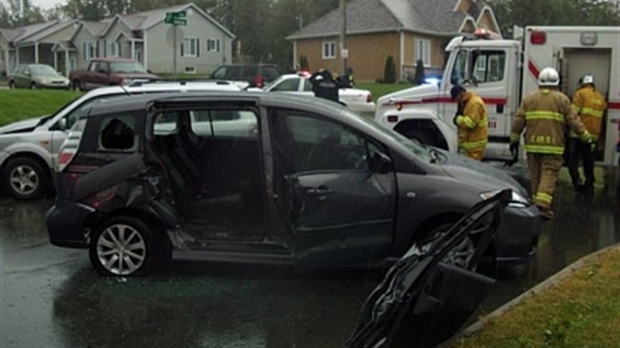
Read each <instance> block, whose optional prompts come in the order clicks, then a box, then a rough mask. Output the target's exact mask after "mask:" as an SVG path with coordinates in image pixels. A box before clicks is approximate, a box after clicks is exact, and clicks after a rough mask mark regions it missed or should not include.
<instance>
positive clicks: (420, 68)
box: [413, 59, 425, 85]
mask: <svg viewBox="0 0 620 348" xmlns="http://www.w3.org/2000/svg"><path fill="white" fill-rule="evenodd" d="M424 77H425V76H424V62H423V61H422V59H419V60H418V61H417V62H416V64H415V75H413V83H414V84H416V85H421V84H422V83H424Z"/></svg>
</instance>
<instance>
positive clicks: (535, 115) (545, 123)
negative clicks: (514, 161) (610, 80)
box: [510, 88, 591, 156]
mask: <svg viewBox="0 0 620 348" xmlns="http://www.w3.org/2000/svg"><path fill="white" fill-rule="evenodd" d="M566 124H568V126H569V127H570V129H571V130H572V131H573V132H575V134H576V135H577V136H579V137H581V138H582V140H584V141H586V142H587V141H589V140H590V139H591V136H590V134H589V132H588V131H587V130H586V129H585V126H584V125H583V123H581V121H580V120H579V117H578V116H577V114H576V113H575V110H574V109H573V108H572V106H571V102H570V100H569V99H568V97H567V96H566V95H564V94H563V93H561V92H559V91H555V90H549V89H542V88H541V89H539V90H537V91H534V92H532V93H530V94H528V95H527V96H526V97H525V98H523V100H522V101H521V107H519V110H518V111H517V115H516V116H515V120H514V123H513V125H512V132H511V135H510V138H511V139H510V140H511V141H512V142H518V141H519V136H520V135H521V132H522V131H523V128H525V151H527V152H529V153H537V154H547V155H560V156H561V155H563V154H564V144H565V139H564V127H565V125H566Z"/></svg>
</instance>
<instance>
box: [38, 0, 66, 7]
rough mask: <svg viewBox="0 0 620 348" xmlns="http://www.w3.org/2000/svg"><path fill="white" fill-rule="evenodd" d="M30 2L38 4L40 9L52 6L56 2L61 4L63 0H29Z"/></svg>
mask: <svg viewBox="0 0 620 348" xmlns="http://www.w3.org/2000/svg"><path fill="white" fill-rule="evenodd" d="M31 1H32V4H33V5H35V6H39V7H40V8H42V9H48V8H52V7H54V5H56V4H62V3H64V2H65V1H64V0H31Z"/></svg>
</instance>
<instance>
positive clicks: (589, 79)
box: [579, 74, 594, 85]
mask: <svg viewBox="0 0 620 348" xmlns="http://www.w3.org/2000/svg"><path fill="white" fill-rule="evenodd" d="M589 83H591V84H594V76H592V74H585V75H583V76H582V77H581V79H579V84H581V85H587V84H589Z"/></svg>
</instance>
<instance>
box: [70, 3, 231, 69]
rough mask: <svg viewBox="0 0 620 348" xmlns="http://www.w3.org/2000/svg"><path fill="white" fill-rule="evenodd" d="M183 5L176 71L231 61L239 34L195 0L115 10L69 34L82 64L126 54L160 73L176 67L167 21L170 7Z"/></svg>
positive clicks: (127, 56)
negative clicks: (129, 11) (129, 10)
mask: <svg viewBox="0 0 620 348" xmlns="http://www.w3.org/2000/svg"><path fill="white" fill-rule="evenodd" d="M178 11H185V12H186V15H187V25H186V26H178V27H177V30H178V31H180V32H181V35H180V36H178V39H179V42H177V46H178V47H177V50H176V55H177V57H176V58H177V59H176V60H177V71H179V72H185V73H198V72H199V73H208V72H211V71H212V70H213V69H215V68H216V67H217V66H218V65H221V64H224V63H226V62H231V61H232V41H233V40H234V39H235V35H234V34H233V33H231V32H230V31H228V30H227V29H226V28H225V27H223V26H222V25H221V24H220V23H219V22H217V21H216V20H215V19H213V18H212V17H211V16H209V15H208V14H207V13H205V12H204V11H203V10H201V9H200V8H199V7H198V6H196V5H194V4H193V3H190V4H185V5H177V6H173V7H168V8H163V9H156V10H151V11H145V12H140V13H134V14H128V15H120V14H119V15H115V16H113V17H111V18H106V19H103V20H102V21H100V22H82V25H81V26H80V27H79V28H78V30H77V31H76V32H75V33H74V35H73V37H72V38H71V39H70V40H69V41H70V42H71V43H72V44H73V46H74V47H75V49H76V53H77V55H76V63H77V67H78V68H85V67H86V65H87V64H88V61H89V60H90V59H91V58H98V57H123V58H131V59H135V60H138V61H140V62H142V64H143V65H144V66H145V67H147V69H149V70H152V71H155V72H157V73H166V72H172V71H173V70H174V66H173V60H174V56H173V54H174V50H173V43H174V40H173V36H172V35H171V34H172V33H171V31H172V30H171V28H172V26H171V25H169V24H166V23H164V18H165V17H166V13H168V12H178Z"/></svg>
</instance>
